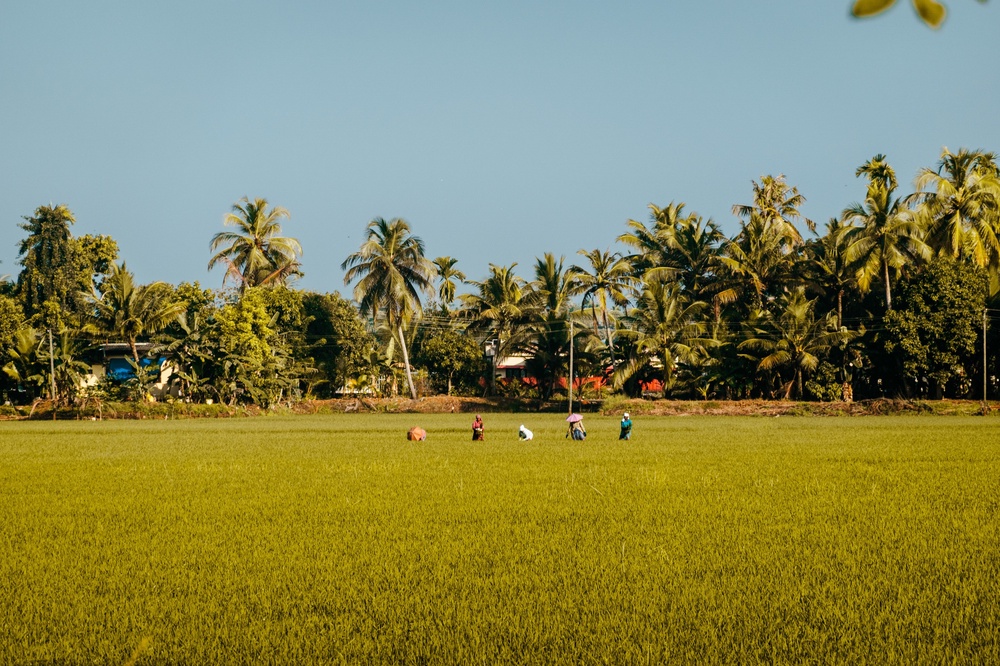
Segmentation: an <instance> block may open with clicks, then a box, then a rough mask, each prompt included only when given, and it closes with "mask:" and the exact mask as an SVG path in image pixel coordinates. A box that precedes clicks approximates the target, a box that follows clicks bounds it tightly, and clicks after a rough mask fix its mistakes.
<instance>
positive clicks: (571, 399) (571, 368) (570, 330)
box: [569, 308, 573, 414]
mask: <svg viewBox="0 0 1000 666" xmlns="http://www.w3.org/2000/svg"><path fill="white" fill-rule="evenodd" d="M569 413H570V414H572V413H573V308H570V310H569Z"/></svg>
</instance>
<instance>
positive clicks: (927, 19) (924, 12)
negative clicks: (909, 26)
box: [913, 0, 948, 28]
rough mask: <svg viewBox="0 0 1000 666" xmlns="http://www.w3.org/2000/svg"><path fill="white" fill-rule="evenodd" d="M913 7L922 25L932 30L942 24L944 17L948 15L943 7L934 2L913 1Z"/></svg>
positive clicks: (928, 0)
mask: <svg viewBox="0 0 1000 666" xmlns="http://www.w3.org/2000/svg"><path fill="white" fill-rule="evenodd" d="M913 6H914V8H915V9H916V10H917V13H918V14H920V18H922V19H923V20H924V23H926V24H927V25H929V26H930V27H932V28H938V27H940V26H941V24H942V23H944V17H945V15H946V14H947V13H948V10H947V9H945V7H944V5H942V4H941V3H940V2H936V0H913Z"/></svg>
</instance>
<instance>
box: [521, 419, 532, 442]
mask: <svg viewBox="0 0 1000 666" xmlns="http://www.w3.org/2000/svg"><path fill="white" fill-rule="evenodd" d="M517 436H518V437H520V438H521V441H522V442H523V441H525V440H529V439H533V438H534V437H535V434H534V433H533V432H531V431H530V430H528V429H527V428H525V427H524V424H523V423H522V424H521V427H520V428H518V430H517Z"/></svg>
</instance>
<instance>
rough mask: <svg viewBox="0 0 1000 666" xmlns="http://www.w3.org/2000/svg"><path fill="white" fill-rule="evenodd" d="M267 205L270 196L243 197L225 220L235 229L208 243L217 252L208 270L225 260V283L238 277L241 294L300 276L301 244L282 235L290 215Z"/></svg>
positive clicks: (218, 234) (283, 210)
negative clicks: (282, 223)
mask: <svg viewBox="0 0 1000 666" xmlns="http://www.w3.org/2000/svg"><path fill="white" fill-rule="evenodd" d="M268 206H269V204H268V202H267V199H260V198H258V199H254V200H253V201H250V200H249V199H248V198H247V197H243V198H242V199H240V200H239V201H238V202H237V203H235V204H233V208H232V211H231V212H229V213H227V214H226V216H225V218H224V219H223V224H224V225H226V226H227V227H236V231H220V232H219V233H217V234H215V236H213V237H212V242H211V243H210V244H209V249H210V250H211V251H212V252H215V254H214V255H213V256H212V258H211V259H210V260H209V261H208V268H209V270H211V269H212V268H213V267H214V266H215V265H216V264H219V263H224V264H225V265H226V267H227V269H226V276H225V278H223V283H225V281H226V279H228V278H233V279H235V280H236V282H238V283H239V285H240V292H241V293H242V292H243V291H244V290H246V289H247V288H250V287H256V286H264V285H268V284H287V282H288V281H289V280H290V279H292V278H294V277H298V276H299V275H301V271H300V263H299V260H298V258H299V256H301V255H302V246H301V245H300V244H299V241H298V240H296V239H295V238H290V237H285V236H282V235H281V220H282V219H288V218H289V217H290V215H289V213H288V211H287V210H286V209H284V208H282V207H281V206H275V207H273V208H270V209H269V208H268Z"/></svg>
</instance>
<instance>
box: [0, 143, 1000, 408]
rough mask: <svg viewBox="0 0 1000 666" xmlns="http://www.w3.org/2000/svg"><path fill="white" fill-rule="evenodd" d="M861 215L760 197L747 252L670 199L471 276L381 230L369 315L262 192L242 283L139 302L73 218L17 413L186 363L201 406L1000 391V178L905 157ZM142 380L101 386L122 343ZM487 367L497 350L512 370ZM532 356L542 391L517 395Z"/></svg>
mask: <svg viewBox="0 0 1000 666" xmlns="http://www.w3.org/2000/svg"><path fill="white" fill-rule="evenodd" d="M856 176H857V177H858V179H859V186H858V191H859V201H858V202H856V203H851V204H848V205H847V206H845V208H844V209H843V210H842V211H840V212H839V213H838V214H836V215H835V216H833V217H831V218H830V219H829V220H828V221H827V222H826V223H825V224H823V225H822V226H820V225H817V224H815V223H814V222H813V221H811V220H809V219H806V218H805V217H804V216H803V215H802V214H801V212H800V209H801V207H802V204H803V202H804V201H805V199H804V197H803V195H802V194H801V193H800V192H799V191H798V189H797V188H796V187H794V186H792V185H790V184H789V183H788V182H787V181H786V179H785V178H784V177H783V176H781V175H778V176H773V175H766V176H763V177H761V178H760V180H759V181H753V186H752V192H751V195H750V196H749V197H748V199H749V202H748V203H746V204H737V205H734V206H733V208H732V211H733V214H734V216H735V218H736V219H737V220H738V224H739V228H738V230H737V231H736V233H735V234H734V235H733V236H731V237H730V236H727V235H725V234H724V233H723V232H722V230H721V227H720V226H719V225H718V224H717V223H716V222H715V221H713V220H712V219H706V218H704V217H702V216H701V215H699V214H698V213H696V212H693V211H688V210H687V207H686V205H685V204H684V203H681V202H679V201H674V202H671V203H669V204H667V205H664V206H658V205H654V204H650V206H649V210H650V215H649V218H648V219H647V220H644V221H639V220H628V221H627V222H626V223H625V225H624V230H623V231H622V233H620V234H619V235H617V237H616V238H614V241H615V242H616V244H617V245H616V247H617V248H619V249H615V250H612V249H599V248H598V249H592V250H587V249H581V250H579V252H578V255H577V256H578V259H577V260H576V261H575V262H574V261H572V260H567V259H566V257H564V256H559V257H557V256H556V255H554V254H553V253H548V252H546V253H543V254H542V256H540V257H538V258H537V259H536V261H535V263H534V265H533V266H530V267H528V270H527V272H526V275H527V276H526V277H525V276H522V275H521V274H519V267H518V265H517V264H516V263H513V264H509V265H496V264H490V265H489V269H488V273H487V275H485V276H484V277H483V278H482V279H480V280H472V279H468V278H467V277H466V275H465V274H464V273H463V272H462V271H461V270H460V269H459V268H458V266H457V265H458V260H457V259H455V258H452V257H448V256H442V257H437V258H435V259H433V260H432V259H431V258H430V256H429V255H428V254H427V253H426V250H425V246H424V243H423V241H422V240H421V239H420V238H419V237H418V236H415V235H414V234H413V230H412V229H411V227H410V225H409V224H408V223H407V222H406V221H405V220H403V219H400V218H393V219H383V218H376V219H373V220H371V221H370V222H369V223H368V225H367V228H366V233H365V240H364V241H363V242H362V244H361V245H360V247H359V248H358V249H357V250H356V251H354V252H352V253H350V254H348V255H347V257H346V258H345V259H344V260H343V263H342V268H343V269H344V270H345V280H344V282H345V285H348V286H351V287H352V291H351V298H352V300H347V299H345V298H343V297H342V296H340V294H339V293H337V292H335V291H334V292H331V293H316V292H311V291H306V290H301V289H297V288H296V287H295V283H296V280H297V279H298V278H299V277H301V276H302V264H301V261H300V257H301V255H302V247H301V245H300V244H299V242H298V241H297V240H296V239H295V238H292V237H288V236H285V235H283V234H284V232H283V229H282V223H283V221H285V220H287V219H289V213H288V211H287V210H285V209H284V208H281V207H279V206H271V205H270V204H269V203H268V202H267V201H266V200H265V199H253V200H251V199H248V198H244V199H242V200H241V201H239V202H237V203H236V204H235V205H234V206H233V208H232V211H231V212H230V213H229V214H228V215H226V217H225V218H224V224H225V227H226V228H225V229H224V230H223V231H220V232H219V233H217V234H215V235H214V236H213V237H212V238H211V240H210V242H209V253H210V258H209V261H208V266H209V268H212V267H215V266H221V267H224V269H225V277H224V280H223V286H222V288H220V289H215V290H213V289H206V288H203V287H202V286H201V285H199V284H198V283H197V282H193V283H187V282H184V283H181V284H178V285H170V284H166V283H163V282H154V283H151V284H145V285H140V284H136V283H135V281H134V276H133V274H132V273H131V272H130V271H129V269H128V267H127V266H126V264H125V262H124V261H119V256H118V246H117V244H116V243H115V241H114V239H112V238H110V237H109V236H81V237H74V236H73V234H72V233H71V226H72V225H73V224H74V222H75V220H74V217H73V214H72V212H71V211H70V210H69V209H68V208H67V207H66V206H62V205H60V206H41V207H39V208H38V209H37V210H35V212H34V214H33V215H31V216H27V217H25V218H24V220H23V222H22V223H21V224H20V228H21V229H22V230H23V231H24V232H25V233H26V235H25V237H24V238H23V239H22V240H21V241H20V242H19V244H18V264H19V266H20V268H21V270H20V272H19V273H18V274H17V275H16V277H13V278H10V279H4V280H3V282H2V283H0V367H2V368H3V370H4V372H3V375H2V376H0V390H2V391H3V394H4V396H5V399H6V400H9V401H12V402H26V401H32V400H35V399H38V398H43V397H44V398H51V399H53V400H55V401H57V402H59V403H65V404H72V403H74V402H79V401H80V400H85V399H88V398H90V397H96V398H98V399H118V400H129V399H132V400H137V399H143V398H144V397H145V396H148V393H149V387H150V386H151V385H152V383H153V382H155V381H156V380H157V379H158V378H159V367H160V365H159V360H160V359H165V358H169V359H170V363H169V364H168V367H169V368H170V377H169V380H168V381H169V383H170V385H171V386H172V393H173V394H174V395H176V396H177V397H178V398H179V399H184V400H191V401H205V400H208V399H211V400H213V401H218V402H222V403H227V404H239V403H253V404H258V405H262V406H268V405H273V404H275V403H277V402H281V401H288V400H296V399H300V398H303V397H318V398H323V397H330V396H333V395H338V394H343V393H345V392H348V393H351V394H362V395H366V394H372V395H391V394H396V393H400V392H404V391H405V392H406V393H408V394H409V395H411V396H413V397H416V396H417V395H418V394H421V393H423V394H427V393H433V392H449V393H450V392H452V391H460V392H464V393H494V394H514V395H532V396H535V397H538V398H541V399H551V398H553V397H554V396H556V395H558V394H559V393H561V392H562V391H564V390H566V387H567V379H568V377H569V374H570V367H569V359H570V350H571V348H572V351H573V368H572V374H573V378H574V380H575V381H576V382H580V381H581V380H580V378H589V383H588V384H586V386H584V385H583V384H582V383H579V384H577V385H576V390H577V391H580V390H598V391H602V392H605V391H606V392H622V393H624V394H627V395H630V396H638V395H642V394H644V393H646V394H649V393H650V392H653V393H655V394H656V395H662V396H663V397H669V398H684V399H747V398H782V399H801V400H851V399H854V398H855V397H857V398H873V397H881V396H892V397H896V396H906V397H929V398H940V397H956V398H973V397H975V398H979V397H983V391H984V390H985V391H986V392H987V394H988V395H990V396H992V397H996V395H997V393H998V391H1000V386H998V382H997V378H996V375H995V371H994V370H993V368H995V367H996V363H997V361H998V360H1000V359H998V357H997V355H998V352H997V348H998V345H997V342H1000V339H998V334H997V333H996V332H995V331H994V330H993V328H991V327H990V322H991V321H992V320H993V319H994V316H993V314H994V313H996V312H998V311H1000V303H998V302H997V301H998V293H1000V239H998V233H1000V169H998V165H997V159H996V155H995V154H993V153H990V152H985V151H982V150H968V149H961V150H959V151H957V152H954V153H953V152H951V151H949V150H947V149H945V150H943V152H942V153H941V156H940V159H939V160H938V162H937V164H936V165H935V166H934V167H933V168H931V167H928V168H923V169H921V170H920V171H919V173H918V174H917V175H916V178H915V180H914V186H913V191H912V192H904V191H901V189H900V185H899V181H898V179H897V177H896V173H895V171H894V169H893V168H892V167H891V166H890V164H889V162H888V161H887V159H886V157H885V156H883V155H876V156H874V157H872V158H871V159H870V160H868V161H866V162H865V163H864V164H862V165H860V166H859V167H858V169H857V171H856ZM112 342H113V343H119V344H123V345H126V346H127V349H128V356H129V358H130V361H129V362H130V364H131V366H132V370H133V372H132V373H131V376H129V377H128V378H127V379H123V380H118V379H116V378H114V377H106V378H105V379H104V380H102V381H101V382H100V383H98V384H97V385H96V386H84V383H83V381H82V379H83V377H84V376H85V375H86V374H87V373H88V372H89V370H90V363H89V362H88V359H91V360H92V357H93V355H94V353H95V350H96V349H99V348H100V345H102V344H106V343H112ZM484 351H489V352H492V354H491V355H486V354H484ZM515 355H516V356H520V357H522V358H524V360H525V375H526V379H514V380H503V381H497V380H496V373H495V367H494V365H495V364H496V362H497V361H498V360H500V359H504V358H507V357H511V356H515Z"/></svg>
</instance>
